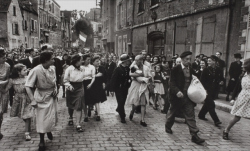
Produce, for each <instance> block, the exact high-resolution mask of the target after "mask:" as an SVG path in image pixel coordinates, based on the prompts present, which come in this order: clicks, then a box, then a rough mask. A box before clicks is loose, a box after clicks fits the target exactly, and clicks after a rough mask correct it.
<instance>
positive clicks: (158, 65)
mask: <svg viewBox="0 0 250 151" xmlns="http://www.w3.org/2000/svg"><path fill="white" fill-rule="evenodd" d="M156 67H160V72H161V71H162V65H160V64H157V65H155V66H154V69H155V71H156Z"/></svg>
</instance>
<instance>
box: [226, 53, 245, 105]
mask: <svg viewBox="0 0 250 151" xmlns="http://www.w3.org/2000/svg"><path fill="white" fill-rule="evenodd" d="M234 58H235V60H236V61H234V62H232V63H231V65H230V68H229V76H230V80H229V83H228V85H227V97H226V100H227V101H229V95H230V93H231V92H233V90H234V88H235V85H236V83H237V82H238V80H239V77H240V75H241V74H242V67H241V66H242V62H241V61H240V59H242V57H241V54H239V53H236V54H234Z"/></svg>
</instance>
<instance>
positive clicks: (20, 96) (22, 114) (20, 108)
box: [4, 63, 34, 141]
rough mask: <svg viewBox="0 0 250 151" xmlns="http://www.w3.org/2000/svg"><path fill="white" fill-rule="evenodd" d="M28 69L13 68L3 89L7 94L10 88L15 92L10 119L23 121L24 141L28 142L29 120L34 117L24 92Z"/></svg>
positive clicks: (18, 65) (24, 67)
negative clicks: (17, 118) (16, 118)
mask: <svg viewBox="0 0 250 151" xmlns="http://www.w3.org/2000/svg"><path fill="white" fill-rule="evenodd" d="M27 73H28V69H27V68H26V66H25V65H23V64H20V63H19V64H16V65H15V66H14V68H13V71H12V74H11V76H10V80H9V83H8V85H7V86H6V88H5V90H4V91H5V92H7V91H8V90H9V89H10V88H11V87H12V86H13V88H14V91H15V95H14V100H13V105H12V108H11V111H10V117H16V116H18V117H19V118H21V119H23V120H24V122H25V139H26V141H30V140H31V137H30V131H31V118H32V117H33V115H34V112H33V111H34V110H33V108H32V106H31V104H30V103H31V100H30V99H29V97H28V95H27V93H26V90H25V86H24V85H25V82H26V76H27Z"/></svg>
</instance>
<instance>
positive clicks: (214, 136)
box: [0, 94, 250, 151]
mask: <svg viewBox="0 0 250 151" xmlns="http://www.w3.org/2000/svg"><path fill="white" fill-rule="evenodd" d="M59 96H60V98H59V123H58V125H57V126H56V127H55V130H54V131H53V132H52V133H53V135H54V140H53V141H49V140H48V139H47V138H46V146H47V150H65V151H71V150H72V151H74V150H88V151H91V150H108V151H111V150H130V151H139V150H157V151H159V150H213V151H214V150H220V151H222V150H226V151H228V150H250V144H249V142H250V129H249V124H250V121H249V120H246V119H242V120H241V121H240V122H239V123H238V124H237V125H236V126H235V127H234V128H233V129H232V131H231V133H230V135H229V137H230V139H231V140H229V141H225V140H223V139H222V137H221V134H222V130H223V128H224V127H225V126H226V124H227V120H228V119H230V118H231V117H232V116H231V115H230V114H229V113H226V112H223V111H219V110H217V113H218V115H219V117H220V119H221V121H222V122H223V124H222V128H220V129H219V128H217V127H215V126H214V125H213V122H212V121H211V118H210V117H209V115H208V116H207V117H208V119H209V122H204V121H201V120H197V123H198V127H199V128H200V131H201V132H200V133H199V134H200V136H201V137H202V138H204V139H206V143H205V144H204V145H203V146H201V145H200V146H199V145H196V144H194V143H192V142H191V141H190V135H189V131H188V127H187V126H186V125H185V124H184V121H183V120H182V119H177V122H176V123H175V125H174V127H173V129H172V130H173V132H174V133H173V135H170V134H167V133H165V130H164V123H165V120H166V118H165V115H164V114H161V113H160V112H159V111H155V110H153V109H152V108H151V107H149V108H148V109H147V114H146V122H147V124H148V127H146V128H144V127H142V126H141V125H140V115H139V114H135V115H134V119H133V121H129V119H128V118H127V119H126V120H127V124H122V123H120V120H119V116H118V114H117V113H116V111H115V109H116V99H115V98H114V97H109V98H108V101H106V102H105V103H103V104H101V121H100V122H97V121H95V116H92V117H91V118H90V121H89V122H88V123H83V126H84V128H85V132H83V133H78V132H77V131H76V130H75V127H72V126H68V125H67V124H68V123H67V122H68V121H67V119H68V112H67V108H66V103H65V99H62V98H61V96H62V94H59ZM199 109H200V105H198V106H197V108H196V113H197V112H198V110H199ZM129 110H130V108H129V107H128V106H126V113H127V117H128V114H129ZM92 115H93V112H92ZM2 133H3V135H4V138H3V139H2V140H1V141H0V150H3V151H8V150H23V151H28V150H37V149H38V144H39V135H38V134H37V133H36V132H35V128H34V123H32V133H31V137H32V140H31V141H29V142H26V141H25V139H24V122H23V121H22V120H21V119H19V118H10V117H9V112H8V114H5V118H4V122H3V128H2Z"/></svg>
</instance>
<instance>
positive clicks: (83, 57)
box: [82, 55, 90, 61]
mask: <svg viewBox="0 0 250 151" xmlns="http://www.w3.org/2000/svg"><path fill="white" fill-rule="evenodd" d="M87 58H90V55H83V56H82V59H83V61H85V60H86V59H87Z"/></svg>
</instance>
